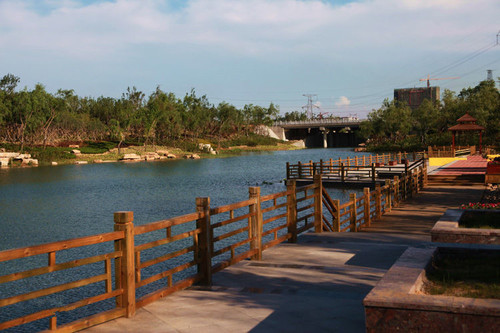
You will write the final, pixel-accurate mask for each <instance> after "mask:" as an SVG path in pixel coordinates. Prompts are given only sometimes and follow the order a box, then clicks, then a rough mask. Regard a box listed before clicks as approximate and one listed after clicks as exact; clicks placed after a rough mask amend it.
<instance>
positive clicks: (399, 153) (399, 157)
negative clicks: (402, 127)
mask: <svg viewBox="0 0 500 333" xmlns="http://www.w3.org/2000/svg"><path fill="white" fill-rule="evenodd" d="M398 164H401V152H398Z"/></svg>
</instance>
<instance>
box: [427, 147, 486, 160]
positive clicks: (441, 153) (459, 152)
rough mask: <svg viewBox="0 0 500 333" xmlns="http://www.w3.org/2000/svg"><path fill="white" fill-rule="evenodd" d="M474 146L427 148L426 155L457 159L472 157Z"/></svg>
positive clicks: (474, 150)
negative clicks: (466, 156)
mask: <svg viewBox="0 0 500 333" xmlns="http://www.w3.org/2000/svg"><path fill="white" fill-rule="evenodd" d="M475 153H476V146H456V147H455V149H453V147H452V146H439V147H438V146H429V147H428V148H427V154H428V156H429V157H457V156H465V155H474V154H475Z"/></svg>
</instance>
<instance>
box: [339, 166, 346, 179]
mask: <svg viewBox="0 0 500 333" xmlns="http://www.w3.org/2000/svg"><path fill="white" fill-rule="evenodd" d="M340 180H341V181H342V183H343V182H344V181H345V169H344V163H340Z"/></svg>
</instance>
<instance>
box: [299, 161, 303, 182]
mask: <svg viewBox="0 0 500 333" xmlns="http://www.w3.org/2000/svg"><path fill="white" fill-rule="evenodd" d="M298 165H299V166H298V168H299V179H302V163H301V162H300V161H299V163H298Z"/></svg>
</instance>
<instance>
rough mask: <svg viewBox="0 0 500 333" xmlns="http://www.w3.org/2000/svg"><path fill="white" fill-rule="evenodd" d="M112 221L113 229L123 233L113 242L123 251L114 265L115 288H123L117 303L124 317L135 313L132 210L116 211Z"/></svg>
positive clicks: (117, 248)
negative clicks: (123, 310)
mask: <svg viewBox="0 0 500 333" xmlns="http://www.w3.org/2000/svg"><path fill="white" fill-rule="evenodd" d="M114 221H115V225H114V230H115V231H123V232H124V233H125V238H123V239H121V240H117V241H116V242H115V250H116V251H122V252H123V256H122V257H121V258H120V259H118V260H117V261H116V265H115V269H116V274H115V279H116V281H115V284H116V288H117V289H119V288H122V289H123V294H122V295H121V296H120V297H119V298H118V299H117V305H118V306H119V307H121V308H124V309H125V317H127V318H130V317H133V316H134V315H135V262H134V258H135V256H134V223H133V221H134V212H116V213H114Z"/></svg>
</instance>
